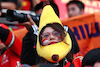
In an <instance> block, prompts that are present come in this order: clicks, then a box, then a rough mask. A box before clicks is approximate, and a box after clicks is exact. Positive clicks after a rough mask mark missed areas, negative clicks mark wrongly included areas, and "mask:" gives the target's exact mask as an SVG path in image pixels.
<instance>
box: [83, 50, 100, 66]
mask: <svg viewBox="0 0 100 67" xmlns="http://www.w3.org/2000/svg"><path fill="white" fill-rule="evenodd" d="M96 62H100V48H98V49H93V50H91V51H89V52H88V53H87V54H86V55H85V56H84V58H83V60H82V67H84V66H86V65H89V66H93V65H94V64H95V63H96Z"/></svg>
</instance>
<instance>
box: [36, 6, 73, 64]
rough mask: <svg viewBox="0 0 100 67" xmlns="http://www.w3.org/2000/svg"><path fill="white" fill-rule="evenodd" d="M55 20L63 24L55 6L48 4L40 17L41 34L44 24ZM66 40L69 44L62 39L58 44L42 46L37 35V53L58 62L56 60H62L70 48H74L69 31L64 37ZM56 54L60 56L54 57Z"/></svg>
mask: <svg viewBox="0 0 100 67" xmlns="http://www.w3.org/2000/svg"><path fill="white" fill-rule="evenodd" d="M54 22H58V23H59V24H61V25H62V23H61V21H60V19H59V17H58V16H57V15H56V14H55V12H54V10H53V8H52V7H51V6H50V5H47V6H45V7H44V8H43V12H42V14H41V17H40V24H39V34H40V31H41V29H42V28H43V27H44V26H46V24H49V23H54ZM62 26H63V25H62ZM65 33H66V32H65ZM39 34H38V35H39ZM64 41H65V42H66V43H67V44H66V43H64V42H63V41H62V42H59V43H56V44H52V45H48V46H42V45H40V42H39V36H38V37H37V46H36V50H37V53H38V55H39V56H40V57H43V58H44V59H46V60H47V61H49V62H53V63H56V62H58V61H60V60H62V59H63V58H64V57H65V56H66V55H67V54H68V53H69V52H70V50H71V48H72V42H71V38H70V36H69V34H68V33H67V35H66V37H65V38H64ZM55 55H57V58H58V59H57V60H54V59H53V56H55ZM55 58H56V57H55Z"/></svg>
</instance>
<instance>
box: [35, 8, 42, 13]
mask: <svg viewBox="0 0 100 67" xmlns="http://www.w3.org/2000/svg"><path fill="white" fill-rule="evenodd" d="M42 10H43V9H39V10H38V11H36V12H35V13H36V14H41V13H42Z"/></svg>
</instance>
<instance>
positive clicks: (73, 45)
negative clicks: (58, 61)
mask: <svg viewBox="0 0 100 67" xmlns="http://www.w3.org/2000/svg"><path fill="white" fill-rule="evenodd" d="M64 29H65V31H66V32H68V33H69V35H70V37H71V40H72V49H71V51H70V52H71V53H72V54H76V53H77V52H79V46H78V43H77V41H76V38H75V35H74V33H73V32H72V31H71V29H70V28H69V27H68V26H64Z"/></svg>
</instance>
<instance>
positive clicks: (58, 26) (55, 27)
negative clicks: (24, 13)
mask: <svg viewBox="0 0 100 67" xmlns="http://www.w3.org/2000/svg"><path fill="white" fill-rule="evenodd" d="M46 27H52V28H53V29H54V30H55V31H58V32H59V33H60V34H61V39H62V40H64V38H65V36H66V34H65V32H64V28H63V27H62V26H61V25H60V24H59V23H50V24H47V25H46V26H44V27H43V28H42V30H41V31H40V34H39V42H40V44H42V41H41V40H42V37H41V35H42V33H43V31H44V29H45V28H46Z"/></svg>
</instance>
